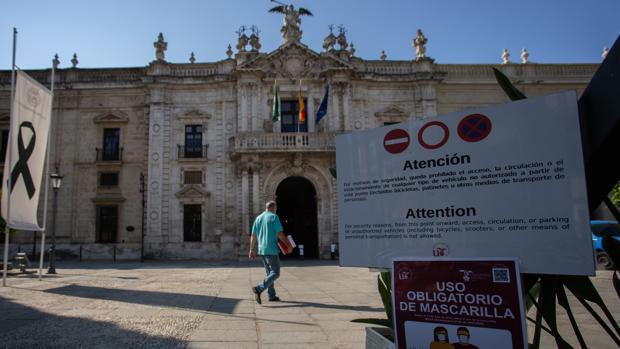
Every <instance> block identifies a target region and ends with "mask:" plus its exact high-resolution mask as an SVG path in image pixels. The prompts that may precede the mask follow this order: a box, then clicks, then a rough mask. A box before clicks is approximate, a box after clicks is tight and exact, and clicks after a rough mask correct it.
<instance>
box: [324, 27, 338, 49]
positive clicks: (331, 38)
mask: <svg viewBox="0 0 620 349" xmlns="http://www.w3.org/2000/svg"><path fill="white" fill-rule="evenodd" d="M328 28H329V35H327V36H326V37H325V39H324V40H323V49H324V50H325V52H327V51H329V50H331V49H333V48H334V46H335V45H336V36H335V35H334V25H333V24H330V25H329V26H328Z"/></svg>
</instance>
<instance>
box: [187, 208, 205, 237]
mask: <svg viewBox="0 0 620 349" xmlns="http://www.w3.org/2000/svg"><path fill="white" fill-rule="evenodd" d="M183 240H184V241H201V240H202V205H200V204H197V205H196V204H192V205H183Z"/></svg>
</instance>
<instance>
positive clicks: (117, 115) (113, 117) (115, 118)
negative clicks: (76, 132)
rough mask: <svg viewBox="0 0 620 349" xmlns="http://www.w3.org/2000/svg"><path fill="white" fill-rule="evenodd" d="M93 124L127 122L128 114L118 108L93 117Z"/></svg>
mask: <svg viewBox="0 0 620 349" xmlns="http://www.w3.org/2000/svg"><path fill="white" fill-rule="evenodd" d="M93 122H94V123H95V124H119V123H128V122H129V116H128V115H127V114H125V113H123V112H122V111H120V110H113V111H109V112H105V113H102V114H99V115H97V116H95V118H94V119H93Z"/></svg>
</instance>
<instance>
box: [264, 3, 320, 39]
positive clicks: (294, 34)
mask: <svg viewBox="0 0 620 349" xmlns="http://www.w3.org/2000/svg"><path fill="white" fill-rule="evenodd" d="M272 2H275V3H277V4H280V6H276V7H274V8H272V9H271V10H269V12H274V13H275V12H277V13H282V14H283V15H284V21H283V23H282V28H280V32H281V33H282V38H283V39H284V42H291V41H299V40H301V33H302V31H301V18H300V16H304V15H306V16H312V12H310V11H308V10H307V9H305V8H303V7H300V8H299V9H298V10H295V6H293V5H291V4H289V5H285V4H283V3H281V2H278V1H275V0H272Z"/></svg>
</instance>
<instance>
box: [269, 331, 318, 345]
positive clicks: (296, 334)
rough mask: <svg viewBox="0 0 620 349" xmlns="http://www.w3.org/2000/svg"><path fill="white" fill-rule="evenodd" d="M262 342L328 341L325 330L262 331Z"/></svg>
mask: <svg viewBox="0 0 620 349" xmlns="http://www.w3.org/2000/svg"><path fill="white" fill-rule="evenodd" d="M260 337H261V342H262V343H316V342H327V336H326V335H325V333H324V332H323V331H320V330H319V331H285V332H261V334H260Z"/></svg>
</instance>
